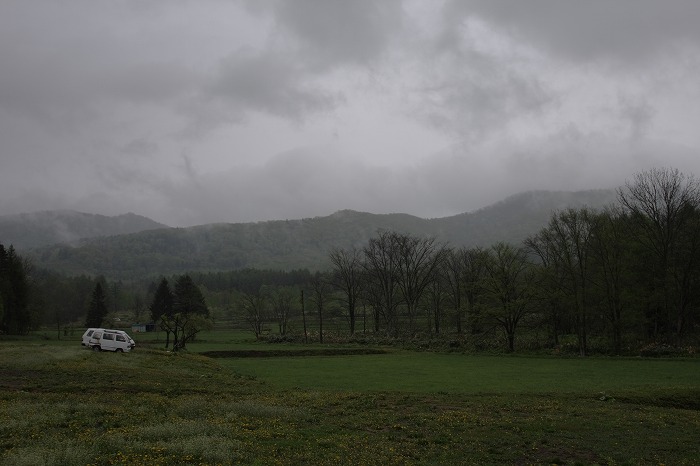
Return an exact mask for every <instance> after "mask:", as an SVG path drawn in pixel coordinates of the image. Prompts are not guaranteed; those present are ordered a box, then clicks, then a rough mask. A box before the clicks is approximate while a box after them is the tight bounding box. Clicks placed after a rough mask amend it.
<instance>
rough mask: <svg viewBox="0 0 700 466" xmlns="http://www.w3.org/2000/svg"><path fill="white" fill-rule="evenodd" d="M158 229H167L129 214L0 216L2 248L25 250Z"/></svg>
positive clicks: (62, 212)
mask: <svg viewBox="0 0 700 466" xmlns="http://www.w3.org/2000/svg"><path fill="white" fill-rule="evenodd" d="M157 228H168V227H167V225H163V224H161V223H157V222H154V221H153V220H151V219H149V218H146V217H142V216H140V215H136V214H132V213H129V214H124V215H118V216H115V217H107V216H104V215H95V214H85V213H82V212H75V211H72V210H52V211H44V212H33V213H24V214H17V215H3V216H0V243H1V244H3V245H5V246H9V245H10V244H12V245H13V246H14V247H15V248H16V249H28V248H36V247H39V246H45V245H49V244H56V243H73V242H75V241H77V240H79V239H81V238H94V237H98V236H113V235H124V234H129V233H136V232H139V231H144V230H154V229H157Z"/></svg>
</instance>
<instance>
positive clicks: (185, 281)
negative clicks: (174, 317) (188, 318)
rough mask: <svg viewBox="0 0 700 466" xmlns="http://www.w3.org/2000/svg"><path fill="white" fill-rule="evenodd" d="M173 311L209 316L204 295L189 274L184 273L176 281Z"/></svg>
mask: <svg viewBox="0 0 700 466" xmlns="http://www.w3.org/2000/svg"><path fill="white" fill-rule="evenodd" d="M173 312H175V313H178V312H179V313H183V314H200V315H204V316H209V308H208V307H207V304H206V302H205V300H204V295H203V294H202V291H201V290H200V289H199V287H198V286H197V285H196V284H195V283H194V281H193V280H192V278H190V276H189V275H182V276H181V277H180V278H178V279H177V281H176V282H175V291H174V292H173Z"/></svg>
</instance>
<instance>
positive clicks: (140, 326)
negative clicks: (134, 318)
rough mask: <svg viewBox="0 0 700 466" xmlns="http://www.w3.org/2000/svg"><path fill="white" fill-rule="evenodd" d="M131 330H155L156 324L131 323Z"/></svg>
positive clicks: (141, 331) (140, 331)
mask: <svg viewBox="0 0 700 466" xmlns="http://www.w3.org/2000/svg"><path fill="white" fill-rule="evenodd" d="M131 331H132V332H134V333H144V332H155V331H156V324H131Z"/></svg>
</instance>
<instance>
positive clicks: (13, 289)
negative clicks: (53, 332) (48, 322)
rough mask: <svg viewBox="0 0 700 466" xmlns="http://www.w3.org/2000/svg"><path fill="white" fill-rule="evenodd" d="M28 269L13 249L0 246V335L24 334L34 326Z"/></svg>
mask: <svg viewBox="0 0 700 466" xmlns="http://www.w3.org/2000/svg"><path fill="white" fill-rule="evenodd" d="M28 269H29V265H28V264H27V263H26V262H24V261H23V260H22V258H21V257H20V256H19V255H18V254H17V253H16V252H15V249H14V247H12V246H10V247H9V248H7V249H5V247H4V246H3V245H2V244H0V333H9V334H24V333H27V332H28V331H29V330H30V329H31V327H32V325H33V324H34V322H33V321H32V320H33V319H32V314H31V313H30V307H29V304H30V301H29V300H30V283H29V271H28Z"/></svg>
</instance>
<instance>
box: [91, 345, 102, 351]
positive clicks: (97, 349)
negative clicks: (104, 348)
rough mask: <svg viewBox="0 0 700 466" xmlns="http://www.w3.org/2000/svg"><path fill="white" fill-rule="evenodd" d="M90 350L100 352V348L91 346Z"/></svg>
mask: <svg viewBox="0 0 700 466" xmlns="http://www.w3.org/2000/svg"><path fill="white" fill-rule="evenodd" d="M92 350H93V351H100V347H99V346H93V347H92Z"/></svg>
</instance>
